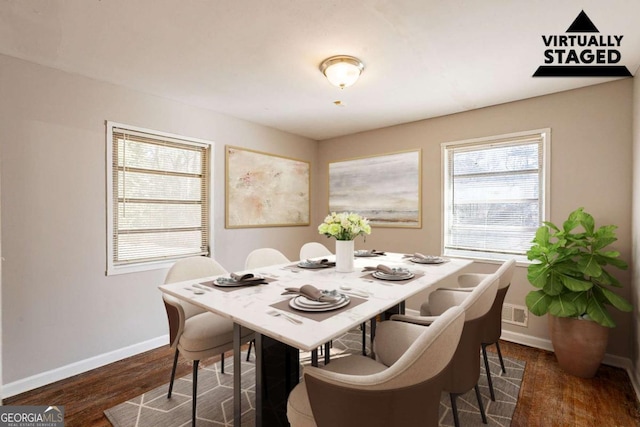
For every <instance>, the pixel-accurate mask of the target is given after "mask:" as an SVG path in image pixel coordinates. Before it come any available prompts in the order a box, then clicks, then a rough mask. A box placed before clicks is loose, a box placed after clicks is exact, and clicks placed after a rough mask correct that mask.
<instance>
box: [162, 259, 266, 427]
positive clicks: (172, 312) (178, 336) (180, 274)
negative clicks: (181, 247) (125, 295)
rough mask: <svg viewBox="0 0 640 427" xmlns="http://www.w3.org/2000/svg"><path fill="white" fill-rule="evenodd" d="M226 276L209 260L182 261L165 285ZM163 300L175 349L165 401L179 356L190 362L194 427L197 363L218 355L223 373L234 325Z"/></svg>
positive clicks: (250, 335) (248, 333)
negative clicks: (191, 366) (225, 354)
mask: <svg viewBox="0 0 640 427" xmlns="http://www.w3.org/2000/svg"><path fill="white" fill-rule="evenodd" d="M226 272H227V271H226V270H225V269H224V268H223V267H222V266H221V265H220V264H218V263H217V262H216V261H215V260H213V259H211V258H207V257H191V258H185V259H182V260H179V261H177V262H176V263H175V264H174V265H173V267H171V269H170V270H169V272H168V273H167V277H166V278H165V283H175V282H181V281H184V280H191V279H198V278H200V277H207V276H214V275H219V274H224V273H226ZM162 299H163V300H164V305H165V308H166V310H167V317H168V319H169V339H170V345H171V347H172V348H175V349H176V352H175V356H174V358H173V368H172V370H171V381H170V382H169V392H168V393H167V398H170V397H171V392H172V390H173V380H174V378H175V375H176V365H177V363H178V354H182V356H183V357H184V358H185V359H187V360H192V361H193V391H192V393H193V399H192V400H193V402H192V421H191V423H192V425H194V426H195V422H196V397H197V395H198V393H197V391H198V365H199V362H200V360H202V359H206V358H208V357H211V356H214V355H216V354H221V355H222V372H223V373H224V352H225V351H228V350H232V349H233V322H231V321H230V320H228V319H225V318H223V317H220V316H218V315H217V314H214V313H211V312H209V311H206V310H204V309H202V308H199V307H196V306H195V305H193V304H189V303H186V302H184V301H181V300H178V299H177V298H174V297H172V296H170V295H167V294H163V295H162ZM242 338H243V339H244V340H246V341H245V342H248V341H250V340H251V339H253V331H251V330H248V329H243V330H242Z"/></svg>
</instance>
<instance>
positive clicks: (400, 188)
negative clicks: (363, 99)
mask: <svg viewBox="0 0 640 427" xmlns="http://www.w3.org/2000/svg"><path fill="white" fill-rule="evenodd" d="M421 163H422V151H421V150H415V151H404V152H398V153H390V154H383V155H377V156H370V157H362V158H357V159H349V160H344V161H338V162H333V163H329V211H330V212H344V211H348V212H357V213H359V214H361V215H363V216H365V217H367V218H368V219H369V221H370V223H371V224H372V225H374V226H378V227H410V228H420V227H421V226H422V212H421V211H422V209H421V206H422V205H421V200H420V188H421V181H422V179H421V175H422V167H421Z"/></svg>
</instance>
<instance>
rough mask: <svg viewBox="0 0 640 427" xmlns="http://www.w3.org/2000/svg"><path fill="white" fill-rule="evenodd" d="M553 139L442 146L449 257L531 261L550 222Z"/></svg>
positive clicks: (524, 136) (534, 134)
mask: <svg viewBox="0 0 640 427" xmlns="http://www.w3.org/2000/svg"><path fill="white" fill-rule="evenodd" d="M549 135H550V130H549V129H545V130H538V131H531V132H524V133H518V134H512V135H502V136H497V137H492V138H483V139H479V140H473V141H462V142H453V143H445V144H442V151H443V163H444V165H443V166H444V180H443V182H444V191H443V197H444V216H445V218H444V230H443V232H444V236H443V237H444V238H443V242H444V248H443V253H444V254H445V255H449V256H464V257H471V258H478V259H497V260H503V259H507V258H516V259H520V260H526V252H527V250H528V249H529V247H530V246H531V240H532V239H533V238H534V236H535V231H536V229H537V228H538V227H539V226H540V225H541V224H542V221H544V220H545V218H546V209H547V206H548V203H546V200H548V190H547V184H548V179H547V174H548V167H547V162H548V149H547V147H548V144H549Z"/></svg>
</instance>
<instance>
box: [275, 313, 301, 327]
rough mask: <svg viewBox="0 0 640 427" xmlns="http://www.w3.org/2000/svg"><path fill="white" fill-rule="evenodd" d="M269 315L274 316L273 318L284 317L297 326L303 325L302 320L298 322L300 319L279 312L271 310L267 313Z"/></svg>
mask: <svg viewBox="0 0 640 427" xmlns="http://www.w3.org/2000/svg"><path fill="white" fill-rule="evenodd" d="M267 314H268V315H269V316H273V317H278V316H281V317H284V318H285V319H287V320H288V321H289V322H292V323H295V324H296V325H301V324H302V321H301V320H298V319H296V318H294V317H291V316H289V315H288V314H285V313H282V312H280V311H277V310H269V311H267Z"/></svg>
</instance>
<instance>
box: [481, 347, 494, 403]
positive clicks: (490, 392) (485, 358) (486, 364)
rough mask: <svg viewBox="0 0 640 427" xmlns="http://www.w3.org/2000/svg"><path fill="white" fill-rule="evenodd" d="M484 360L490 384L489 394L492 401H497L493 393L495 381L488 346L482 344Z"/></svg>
mask: <svg viewBox="0 0 640 427" xmlns="http://www.w3.org/2000/svg"><path fill="white" fill-rule="evenodd" d="M482 358H483V359H484V370H485V372H486V374H487V383H488V384H489V394H490V395H491V400H493V401H494V402H495V401H496V395H495V393H494V391H493V381H492V380H491V369H490V368H489V359H488V358H487V345H486V344H482Z"/></svg>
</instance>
